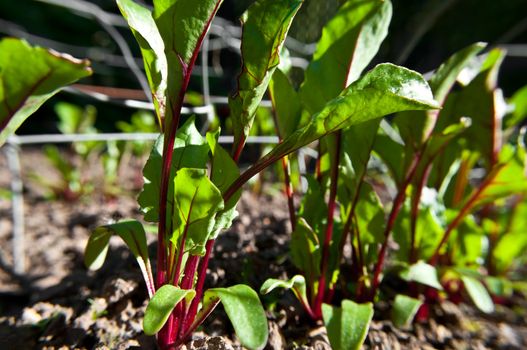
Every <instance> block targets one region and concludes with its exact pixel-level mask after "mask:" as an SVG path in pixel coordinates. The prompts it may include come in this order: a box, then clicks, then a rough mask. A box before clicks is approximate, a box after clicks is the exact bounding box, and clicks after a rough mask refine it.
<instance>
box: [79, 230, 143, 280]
mask: <svg viewBox="0 0 527 350" xmlns="http://www.w3.org/2000/svg"><path fill="white" fill-rule="evenodd" d="M113 235H117V236H119V237H121V238H122V239H123V241H124V242H125V243H126V245H127V246H128V248H130V250H131V251H132V254H133V255H134V256H135V258H136V259H137V260H138V262H139V261H140V260H142V261H143V262H144V263H147V262H148V261H149V259H148V246H147V244H146V234H145V230H144V229H143V225H141V223H140V222H139V221H136V220H128V221H121V222H118V223H115V224H110V225H105V226H99V227H97V228H96V229H95V230H94V231H93V232H92V234H91V235H90V238H89V239H88V243H87V245H86V251H85V254H84V263H85V265H86V266H87V267H88V268H89V269H90V270H97V269H99V268H100V267H101V266H102V264H103V262H104V259H105V258H106V253H107V252H108V243H109V241H110V237H111V236H113Z"/></svg>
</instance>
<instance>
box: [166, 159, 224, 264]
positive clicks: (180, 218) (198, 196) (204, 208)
mask: <svg viewBox="0 0 527 350" xmlns="http://www.w3.org/2000/svg"><path fill="white" fill-rule="evenodd" d="M222 209H223V198H222V196H221V192H220V190H219V189H218V188H217V187H216V186H214V184H213V183H212V182H211V181H210V180H209V178H208V177H207V171H206V170H205V169H192V168H183V169H179V170H178V171H177V172H176V176H175V178H174V212H173V215H174V216H173V218H172V222H173V224H174V227H173V233H172V237H170V240H172V242H173V243H174V244H175V245H176V247H179V249H184V250H185V251H190V254H192V255H204V254H205V243H206V242H207V240H208V239H209V236H210V234H211V233H212V232H213V230H214V226H215V217H216V213H217V212H219V211H220V210H222ZM183 239H184V240H185V247H182V246H181V244H182V241H181V240H183Z"/></svg>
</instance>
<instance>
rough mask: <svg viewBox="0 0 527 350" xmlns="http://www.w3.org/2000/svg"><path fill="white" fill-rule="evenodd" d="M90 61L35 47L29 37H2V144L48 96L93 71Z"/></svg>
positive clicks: (0, 59)
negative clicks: (20, 38)
mask: <svg viewBox="0 0 527 350" xmlns="http://www.w3.org/2000/svg"><path fill="white" fill-rule="evenodd" d="M91 72H92V71H91V69H90V67H89V62H88V61H86V60H78V59H75V58H73V57H71V56H69V55H65V54H60V53H58V52H55V51H52V50H47V49H44V48H42V47H32V46H30V45H29V44H28V43H27V42H26V41H24V40H19V39H15V38H5V39H2V40H1V41H0V146H1V145H2V144H3V143H4V142H5V141H6V139H7V137H8V136H9V135H11V134H13V133H14V132H15V131H16V129H18V127H19V126H20V125H21V124H22V123H23V122H24V120H26V119H27V118H28V117H29V116H30V115H31V114H33V113H34V112H35V111H36V110H37V109H38V108H39V107H40V106H41V105H42V104H43V103H44V102H46V100H48V99H49V98H51V97H52V96H53V95H55V94H56V93H57V92H59V91H60V89H62V88H63V87H65V86H66V85H68V84H71V83H73V82H75V81H77V80H79V79H81V78H84V77H86V76H89V75H90V74H91Z"/></svg>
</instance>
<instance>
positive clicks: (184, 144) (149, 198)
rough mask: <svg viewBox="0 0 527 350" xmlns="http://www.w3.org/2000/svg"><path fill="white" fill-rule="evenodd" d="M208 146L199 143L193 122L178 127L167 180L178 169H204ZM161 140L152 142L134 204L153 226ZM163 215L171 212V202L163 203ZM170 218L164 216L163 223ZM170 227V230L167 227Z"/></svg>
mask: <svg viewBox="0 0 527 350" xmlns="http://www.w3.org/2000/svg"><path fill="white" fill-rule="evenodd" d="M208 153H209V145H208V144H207V141H206V140H204V139H203V137H202V136H201V135H200V133H199V131H198V130H197V129H196V127H195V126H194V119H193V118H190V119H189V120H188V121H187V122H186V123H185V124H184V125H182V126H181V127H180V128H179V129H178V132H177V134H176V139H175V141H174V154H173V157H172V166H171V171H170V178H171V179H173V178H174V176H175V172H176V171H177V170H178V169H181V168H202V169H205V168H206V167H207V161H208V158H209V155H208ZM162 155H163V137H160V138H158V140H157V141H156V142H155V144H154V146H153V148H152V152H151V153H150V157H149V158H148V161H147V162H146V164H145V167H144V168H143V177H144V181H145V183H144V185H143V191H142V192H141V193H140V194H139V197H138V199H137V200H138V202H139V205H140V206H141V210H142V211H143V213H144V217H145V220H146V221H150V222H157V221H158V220H159V191H160V188H161V165H162V163H163V158H162V157H163V156H162ZM167 198H174V186H173V182H172V181H169V187H168V194H167ZM167 212H168V213H172V212H173V202H172V201H171V200H170V201H168V202H167ZM170 219H171V215H167V220H170ZM167 227H170V226H167Z"/></svg>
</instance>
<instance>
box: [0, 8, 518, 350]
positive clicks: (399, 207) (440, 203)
mask: <svg viewBox="0 0 527 350" xmlns="http://www.w3.org/2000/svg"><path fill="white" fill-rule="evenodd" d="M221 2H222V1H221V0H200V1H193V0H154V2H153V3H154V7H153V10H151V9H149V8H147V7H144V6H143V5H140V4H138V3H136V2H134V1H133V0H117V4H118V6H119V9H120V10H121V12H122V14H123V16H124V18H125V19H126V20H127V22H128V24H129V26H130V28H131V30H132V32H133V34H134V36H135V38H136V39H137V42H138V44H139V46H140V48H141V52H142V55H143V60H144V66H145V72H146V75H147V77H148V81H149V84H150V88H151V90H152V97H153V100H154V105H155V111H156V116H157V119H158V121H159V125H160V127H161V130H162V132H161V136H160V137H159V139H158V140H157V141H156V142H155V144H154V146H153V148H152V150H151V153H150V157H149V159H148V161H147V163H146V165H145V167H144V171H143V175H144V181H145V182H144V187H143V190H142V192H141V193H140V195H139V197H138V203H139V206H140V207H141V209H142V211H143V212H144V219H145V221H147V222H153V223H157V225H158V228H157V238H158V241H157V254H156V255H157V256H156V259H155V261H156V264H155V266H156V269H155V271H154V270H153V269H152V263H151V261H150V257H149V255H148V249H147V243H146V242H147V240H146V234H145V230H144V228H143V225H142V223H141V222H139V221H135V220H126V221H121V222H118V223H114V224H110V225H106V226H102V227H99V228H97V229H96V230H95V231H94V232H93V234H92V235H91V237H90V239H89V242H88V245H87V248H86V255H85V262H86V264H87V266H88V267H90V268H92V269H97V268H99V267H100V266H101V265H102V264H103V261H104V259H105V256H106V253H107V251H108V246H109V240H110V237H111V236H113V235H117V236H120V237H121V238H122V239H123V240H124V241H125V242H126V244H127V245H128V246H129V248H130V249H131V251H132V253H133V255H134V256H135V257H136V258H137V262H138V264H139V266H140V268H141V271H142V274H143V276H144V279H145V283H146V287H147V290H148V294H149V297H150V301H149V304H148V307H147V309H146V312H145V317H144V331H145V333H146V334H149V335H156V337H157V342H158V345H159V347H160V348H161V349H171V348H178V347H179V346H181V345H182V344H184V343H185V342H186V341H187V340H188V339H189V337H190V335H191V334H192V332H194V331H195V330H196V329H197V327H199V326H200V325H201V324H202V323H203V321H204V320H205V319H206V318H207V317H208V316H209V315H210V314H211V313H212V311H213V310H214V309H215V308H216V306H217V305H218V304H219V303H221V304H223V307H224V309H225V312H226V313H227V315H228V317H229V318H230V320H231V322H232V324H233V327H234V330H235V332H236V334H237V337H238V339H239V341H240V342H241V344H242V345H244V346H246V347H247V348H250V349H261V348H263V347H264V346H265V344H266V342H267V337H268V330H267V319H266V316H265V312H264V308H263V307H262V305H261V302H260V298H259V295H258V293H257V292H256V291H255V290H254V289H253V288H252V287H256V288H260V293H261V294H267V293H271V292H273V290H276V289H290V290H291V291H292V292H293V293H294V294H295V296H296V297H297V298H298V302H299V305H301V306H302V308H303V310H304V312H306V313H307V314H308V315H309V317H311V318H312V319H313V320H314V321H318V320H322V321H323V322H324V324H325V326H326V328H327V331H328V337H329V340H330V343H331V346H332V347H333V348H334V349H358V348H360V346H361V345H362V343H363V341H364V339H365V337H366V334H367V331H368V327H369V324H370V322H371V320H372V317H373V314H374V306H373V304H374V303H375V302H376V301H377V300H379V299H387V300H388V301H389V302H390V305H391V309H392V320H393V322H394V324H395V325H397V326H402V325H405V324H408V323H410V322H412V320H413V319H414V317H417V318H418V319H420V320H426V318H427V317H428V311H429V308H430V306H431V305H433V304H434V303H437V302H440V301H441V300H444V299H450V300H452V301H455V302H460V301H467V302H472V303H474V304H475V305H476V306H477V307H478V308H479V309H481V310H482V311H483V312H492V311H493V309H494V303H495V302H500V303H506V302H508V300H509V298H510V297H511V296H512V294H513V293H524V292H525V290H526V285H525V282H523V281H522V276H521V274H520V271H519V269H518V268H519V267H521V265H522V264H523V263H524V262H525V254H524V253H525V251H526V248H527V235H526V233H525V231H524V228H525V227H526V222H525V220H527V201H526V198H525V196H526V193H527V178H526V173H525V171H526V170H525V169H526V168H525V144H524V136H525V135H524V134H525V133H524V129H522V128H520V127H519V125H520V124H521V121H522V120H523V119H524V117H525V116H526V114H527V113H526V112H527V108H526V105H527V102H526V101H527V90H526V89H523V90H520V91H519V92H518V93H517V94H516V95H515V96H514V97H513V98H512V101H505V99H504V97H503V95H502V93H501V90H500V89H499V87H498V85H497V76H498V71H499V68H500V64H501V63H502V61H503V59H504V57H505V52H504V51H503V50H501V49H499V48H496V49H492V50H486V48H485V44H483V43H475V44H473V45H471V46H469V47H466V48H464V49H462V50H460V51H459V52H457V53H454V54H453V55H452V56H451V57H449V58H448V59H447V60H446V61H445V62H444V63H443V64H442V65H440V66H439V67H438V68H437V69H436V70H435V71H434V73H433V74H432V75H431V77H430V78H429V79H428V81H426V80H425V79H424V78H423V77H422V76H421V75H420V74H419V73H417V72H414V71H412V70H409V69H406V68H404V67H399V66H396V65H393V64H389V63H383V64H379V65H377V66H375V67H373V68H372V69H371V70H369V71H366V72H365V69H366V68H368V67H369V66H370V64H371V61H372V59H373V58H374V57H375V55H376V53H377V51H378V50H379V47H380V46H381V44H382V42H383V40H384V38H385V37H386V36H387V35H388V27H389V23H390V19H391V15H392V7H391V3H390V1H389V0H384V1H383V0H360V1H358V0H348V1H346V2H345V3H344V4H343V5H342V6H341V8H340V9H339V11H338V12H337V13H336V14H335V16H334V17H333V18H332V19H331V20H330V21H329V22H328V23H327V24H326V25H325V27H324V28H323V31H322V36H321V38H320V40H319V42H318V44H317V47H316V51H315V53H314V54H313V57H312V60H311V62H310V64H309V66H308V68H307V69H306V71H305V75H304V80H303V82H302V83H301V84H299V86H296V84H293V83H292V82H291V80H290V77H289V73H290V67H291V66H290V65H289V64H288V59H287V57H288V56H287V52H285V49H284V48H283V44H284V41H285V39H286V37H287V33H288V30H289V27H290V25H291V23H292V21H293V20H294V17H295V14H296V13H297V11H298V10H299V8H300V7H301V6H302V3H303V1H302V0H280V1H277V0H257V1H256V2H255V3H254V4H253V5H251V6H250V7H249V9H248V10H247V11H246V13H245V14H244V15H243V18H242V26H243V36H242V43H241V55H242V67H241V73H240V74H239V76H238V77H237V89H236V91H235V92H234V93H233V94H232V95H231V96H230V98H229V107H230V112H231V115H230V119H231V123H232V129H233V134H234V143H233V147H232V149H231V150H230V151H227V150H225V149H224V148H223V147H222V146H221V145H219V144H218V136H219V135H220V130H219V129H215V130H211V131H209V132H208V133H207V134H206V135H205V136H202V135H201V134H200V133H199V132H198V130H197V128H196V126H195V121H194V118H188V119H187V120H183V118H181V109H182V106H183V101H184V97H185V93H186V91H187V88H188V84H189V79H190V74H191V71H192V69H193V67H194V64H195V61H196V58H197V57H198V53H199V50H200V46H201V43H202V41H203V39H204V37H205V35H206V33H207V30H208V28H209V26H210V24H211V22H212V20H213V18H214V16H215V14H216V13H217V11H218V9H219V7H220V5H221ZM20 57H23V59H20ZM19 62H24V64H18V63H19ZM0 67H1V71H0V74H1V75H0V78H1V81H2V83H3V84H2V85H0V87H2V90H0V97H1V99H2V104H0V121H2V129H3V130H2V133H1V134H0V135H1V139H2V140H5V138H6V135H8V134H9V133H12V132H13V131H14V130H15V129H16V127H17V126H18V125H20V123H21V122H22V121H23V120H24V119H25V118H27V116H29V114H31V113H32V112H33V111H34V110H35V109H36V108H38V106H40V105H41V104H42V103H43V102H44V101H45V100H46V99H47V98H49V97H50V96H51V95H53V94H54V93H56V92H57V91H58V89H60V87H62V86H64V85H65V84H68V83H71V82H72V81H74V80H77V79H79V78H81V77H84V76H86V75H88V74H89V68H88V63H87V62H84V61H83V62H81V61H76V60H73V59H71V58H68V57H65V56H63V55H57V54H55V53H50V52H48V51H46V50H44V49H41V48H32V47H30V46H29V45H28V44H27V43H25V42H22V41H19V40H16V39H4V40H3V41H2V42H1V43H0ZM266 93H268V94H269V96H270V98H271V101H272V105H273V122H274V125H275V130H276V135H277V136H278V137H279V139H280V142H279V143H278V144H277V145H276V146H274V147H273V148H272V149H271V150H270V151H269V152H268V153H267V154H265V155H264V156H263V157H261V158H260V159H258V160H256V161H255V162H254V163H252V164H250V166H249V167H248V168H247V169H246V170H244V171H243V172H242V171H241V170H240V169H241V166H240V165H239V164H238V163H239V159H240V156H241V154H242V153H243V150H244V146H245V141H246V140H247V137H248V135H249V133H250V132H251V127H252V125H253V123H254V119H255V114H256V111H257V109H258V106H259V104H260V101H261V100H262V98H263V97H264V95H265V94H266ZM386 116H388V118H386V119H382V118H383V117H386ZM302 147H313V148H315V149H316V151H317V154H318V156H317V159H316V162H315V164H314V166H313V167H312V169H311V170H310V173H309V174H304V176H306V177H307V181H308V184H309V187H308V189H307V191H306V192H305V193H302V191H301V190H299V188H298V184H299V176H300V175H299V171H298V169H297V168H296V167H295V166H294V165H295V164H296V163H295V159H294V158H295V151H297V150H298V149H300V148H302ZM277 162H278V163H279V164H280V165H281V169H282V170H283V176H282V179H283V181H284V188H285V191H284V192H285V194H286V197H287V203H288V207H289V216H290V223H291V242H290V259H291V261H292V262H293V263H294V265H295V266H296V268H297V269H298V271H299V274H298V275H295V276H292V277H291V279H289V280H287V281H282V280H277V279H269V280H267V281H266V282H265V283H264V284H263V285H262V286H252V287H250V286H247V285H235V286H232V287H228V288H212V289H205V286H204V283H205V277H206V272H207V266H208V263H209V259H210V256H211V253H212V251H213V248H214V243H215V240H216V238H217V237H218V235H220V234H221V232H222V231H224V230H226V229H228V228H229V227H230V226H231V224H232V221H233V220H234V218H235V217H236V204H237V202H238V200H239V199H240V195H241V191H242V190H243V185H244V184H246V183H247V182H248V181H249V180H250V179H251V178H252V177H253V176H255V175H257V174H259V173H260V172H262V171H263V170H264V169H266V168H267V167H269V166H271V165H272V164H275V163H277ZM345 251H351V255H350V256H346V255H345V254H344V252H345ZM344 267H345V268H344ZM383 280H396V281H398V285H399V286H400V289H399V290H397V293H396V295H395V296H393V295H392V294H390V293H385V292H384V290H383V288H382V287H383V284H382V282H383Z"/></svg>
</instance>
